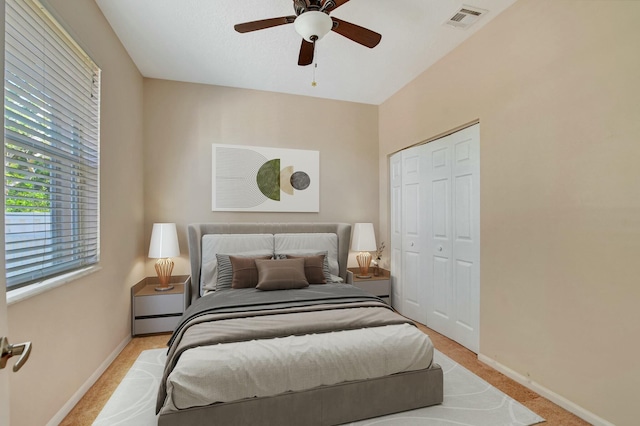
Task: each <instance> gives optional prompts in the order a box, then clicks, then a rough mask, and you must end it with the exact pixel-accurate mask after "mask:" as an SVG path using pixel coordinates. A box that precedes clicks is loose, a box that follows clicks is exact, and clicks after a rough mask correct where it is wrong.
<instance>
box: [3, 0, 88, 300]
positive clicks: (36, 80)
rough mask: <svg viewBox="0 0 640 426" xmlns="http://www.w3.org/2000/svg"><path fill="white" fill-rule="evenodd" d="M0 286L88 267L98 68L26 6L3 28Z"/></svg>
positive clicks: (27, 1)
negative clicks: (0, 281) (2, 272)
mask: <svg viewBox="0 0 640 426" xmlns="http://www.w3.org/2000/svg"><path fill="white" fill-rule="evenodd" d="M5 31H6V33H5V67H4V68H5V101H4V102H5V103H4V114H5V117H4V118H5V120H4V123H5V163H4V164H5V165H4V172H5V249H6V274H7V277H6V278H7V287H8V288H16V287H20V286H23V285H27V284H29V283H33V282H36V281H41V280H43V279H45V278H48V277H52V276H55V275H58V274H61V273H65V272H69V271H73V270H76V269H80V268H83V267H85V266H87V265H91V264H94V263H97V262H98V256H99V123H100V120H99V113H100V69H99V68H98V67H97V66H96V65H95V64H94V63H93V61H92V60H91V59H90V58H89V57H88V55H86V54H85V53H84V52H83V51H82V49H81V48H80V47H79V46H78V45H77V44H76V43H75V42H74V41H73V40H72V39H71V37H70V36H69V35H68V34H67V33H66V32H65V31H64V30H63V29H62V27H61V26H60V25H59V24H58V23H57V22H56V21H55V20H54V19H53V18H52V17H51V16H50V14H49V13H47V11H46V10H45V9H44V8H43V7H42V5H41V4H39V3H37V2H36V1H34V0H7V1H6V21H5Z"/></svg>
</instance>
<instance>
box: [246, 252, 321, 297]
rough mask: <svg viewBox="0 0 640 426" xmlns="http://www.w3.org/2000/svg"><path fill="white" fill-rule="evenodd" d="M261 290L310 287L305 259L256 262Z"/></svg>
mask: <svg viewBox="0 0 640 426" xmlns="http://www.w3.org/2000/svg"><path fill="white" fill-rule="evenodd" d="M255 262H256V267H257V268H258V285H257V286H256V288H257V289H260V290H290V289H294V288H305V287H309V282H308V281H307V278H306V277H305V275H304V259H302V258H300V259H283V260H256V261H255Z"/></svg>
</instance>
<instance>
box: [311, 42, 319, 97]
mask: <svg viewBox="0 0 640 426" xmlns="http://www.w3.org/2000/svg"><path fill="white" fill-rule="evenodd" d="M317 53H318V52H317V51H316V42H315V41H314V42H313V81H312V82H311V87H316V86H317V85H318V83H316V68H318V62H317V60H316V58H317V57H318V55H317Z"/></svg>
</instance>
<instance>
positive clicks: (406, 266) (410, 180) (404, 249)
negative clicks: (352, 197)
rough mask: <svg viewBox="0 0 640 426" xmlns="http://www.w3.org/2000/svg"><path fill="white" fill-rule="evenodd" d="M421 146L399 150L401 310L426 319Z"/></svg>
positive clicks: (415, 317) (422, 148)
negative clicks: (400, 157) (400, 165)
mask: <svg viewBox="0 0 640 426" xmlns="http://www.w3.org/2000/svg"><path fill="white" fill-rule="evenodd" d="M424 151H425V146H418V147H415V148H413V149H408V150H405V151H403V152H402V203H401V206H402V227H401V232H402V242H401V245H400V247H401V256H402V311H401V312H402V313H403V315H405V316H407V317H409V318H412V319H414V320H416V321H418V322H420V323H423V324H424V323H426V321H427V311H426V306H425V305H424V303H423V301H424V298H425V290H426V289H425V286H424V281H423V278H424V262H423V259H422V257H423V256H422V250H423V245H424V241H425V224H424V221H423V219H422V216H423V212H424V199H423V190H422V188H423V183H422V180H423V175H424V173H425V170H424V165H425V156H424Z"/></svg>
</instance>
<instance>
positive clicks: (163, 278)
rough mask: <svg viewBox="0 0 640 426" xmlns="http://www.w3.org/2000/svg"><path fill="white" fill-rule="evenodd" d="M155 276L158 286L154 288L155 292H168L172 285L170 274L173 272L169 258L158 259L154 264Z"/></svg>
mask: <svg viewBox="0 0 640 426" xmlns="http://www.w3.org/2000/svg"><path fill="white" fill-rule="evenodd" d="M155 267H156V274H158V281H160V285H158V286H156V291H169V290H171V289H173V287H174V285H173V284H171V283H170V281H171V272H173V261H172V260H171V259H169V258H165V259H158V261H157V262H156V265H155Z"/></svg>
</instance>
